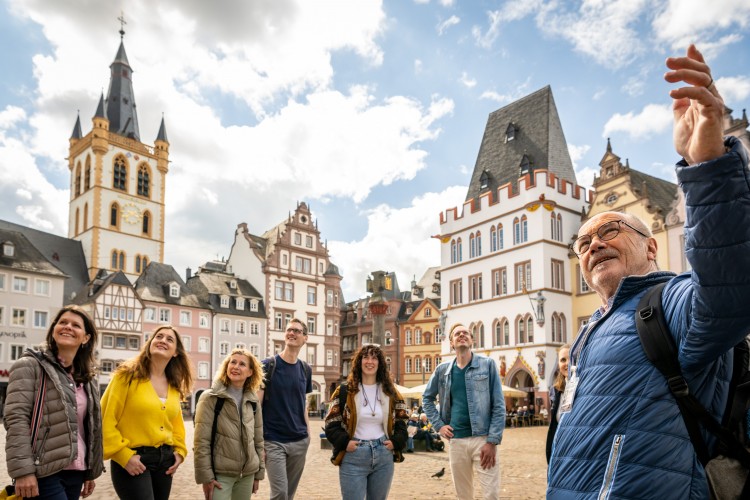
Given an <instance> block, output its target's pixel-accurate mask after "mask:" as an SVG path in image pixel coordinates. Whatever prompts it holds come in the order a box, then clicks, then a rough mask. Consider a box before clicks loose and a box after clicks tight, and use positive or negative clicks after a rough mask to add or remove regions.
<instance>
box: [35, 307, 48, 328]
mask: <svg viewBox="0 0 750 500" xmlns="http://www.w3.org/2000/svg"><path fill="white" fill-rule="evenodd" d="M48 320H49V313H48V312H47V311H34V328H47V321H48Z"/></svg>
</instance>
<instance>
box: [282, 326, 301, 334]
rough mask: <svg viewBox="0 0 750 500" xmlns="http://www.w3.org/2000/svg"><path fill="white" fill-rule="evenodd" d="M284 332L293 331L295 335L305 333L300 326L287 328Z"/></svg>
mask: <svg viewBox="0 0 750 500" xmlns="http://www.w3.org/2000/svg"><path fill="white" fill-rule="evenodd" d="M286 333H293V334H295V335H299V334H300V333H305V332H304V331H303V330H302V329H301V328H291V327H290V328H287V329H286Z"/></svg>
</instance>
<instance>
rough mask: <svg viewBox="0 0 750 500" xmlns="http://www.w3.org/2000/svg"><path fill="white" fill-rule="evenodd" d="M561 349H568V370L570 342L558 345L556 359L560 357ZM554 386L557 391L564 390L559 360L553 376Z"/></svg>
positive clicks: (563, 378) (563, 377) (563, 379)
mask: <svg viewBox="0 0 750 500" xmlns="http://www.w3.org/2000/svg"><path fill="white" fill-rule="evenodd" d="M563 349H567V350H568V371H570V344H563V345H561V346H560V348H559V349H558V350H557V358H558V360H559V359H560V351H562V350H563ZM554 387H555V389H557V390H558V391H559V392H563V391H565V375H563V372H562V370H561V369H560V367H559V361H558V367H557V375H556V376H555V383H554Z"/></svg>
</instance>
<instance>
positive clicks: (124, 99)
mask: <svg viewBox="0 0 750 500" xmlns="http://www.w3.org/2000/svg"><path fill="white" fill-rule="evenodd" d="M109 67H110V79H109V91H108V92H107V119H108V120H109V130H110V132H114V133H115V134H118V135H122V136H124V137H130V138H131V139H135V140H137V141H140V140H141V138H140V132H139V130H138V114H137V113H136V108H135V94H134V92H133V68H131V67H130V63H129V62H128V56H127V55H126V54H125V45H124V44H123V42H122V41H120V48H119V49H118V50H117V55H116V56H115V60H114V61H112V64H110V65H109ZM97 113H98V110H97Z"/></svg>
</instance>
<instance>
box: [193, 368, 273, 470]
mask: <svg viewBox="0 0 750 500" xmlns="http://www.w3.org/2000/svg"><path fill="white" fill-rule="evenodd" d="M218 398H224V399H225V401H224V407H223V408H222V409H221V413H219V420H218V423H217V430H216V442H215V445H214V468H215V470H216V473H217V474H221V475H222V476H231V477H243V476H248V475H253V476H255V479H263V478H265V476H266V466H265V463H264V462H263V458H262V457H263V446H264V441H263V415H262V409H261V404H260V402H259V401H258V396H257V395H256V394H255V393H254V392H249V391H248V392H245V393H244V394H243V396H242V408H243V410H242V423H241V424H240V413H239V409H238V408H237V404H236V403H235V401H234V399H233V398H232V396H230V395H229V393H228V392H227V388H226V386H225V385H224V384H223V383H221V382H219V381H217V382H215V383H214V385H213V387H212V388H211V390H210V391H206V392H204V393H203V394H201V397H200V399H199V400H198V407H197V409H196V412H195V439H194V441H193V453H194V455H193V457H194V458H193V459H194V460H195V482H197V483H198V484H205V483H208V482H210V481H211V480H212V479H214V473H213V472H212V471H211V427H212V426H213V422H214V408H215V407H216V401H217V399H218ZM253 403H254V404H255V413H254V414H253Z"/></svg>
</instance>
